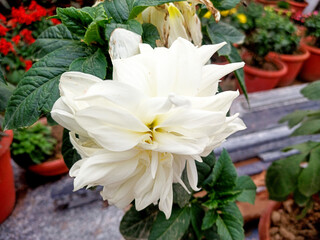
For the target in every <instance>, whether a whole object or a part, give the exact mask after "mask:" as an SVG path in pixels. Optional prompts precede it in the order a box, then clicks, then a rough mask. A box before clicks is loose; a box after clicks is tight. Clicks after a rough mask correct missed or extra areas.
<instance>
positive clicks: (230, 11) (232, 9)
mask: <svg viewBox="0 0 320 240" xmlns="http://www.w3.org/2000/svg"><path fill="white" fill-rule="evenodd" d="M236 12H237V9H236V8H231V9H230V10H229V14H230V15H232V14H234V13H236Z"/></svg>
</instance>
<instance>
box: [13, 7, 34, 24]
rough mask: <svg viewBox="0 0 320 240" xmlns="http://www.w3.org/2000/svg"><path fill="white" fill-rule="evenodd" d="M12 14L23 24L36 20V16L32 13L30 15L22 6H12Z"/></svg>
mask: <svg viewBox="0 0 320 240" xmlns="http://www.w3.org/2000/svg"><path fill="white" fill-rule="evenodd" d="M11 14H12V17H13V19H15V20H16V21H17V22H18V23H21V24H24V23H25V24H27V25H30V24H31V23H32V22H34V21H35V20H34V17H33V16H32V15H28V14H27V13H26V11H25V9H24V8H23V7H22V6H20V7H19V8H18V9H16V8H14V7H13V8H12V10H11Z"/></svg>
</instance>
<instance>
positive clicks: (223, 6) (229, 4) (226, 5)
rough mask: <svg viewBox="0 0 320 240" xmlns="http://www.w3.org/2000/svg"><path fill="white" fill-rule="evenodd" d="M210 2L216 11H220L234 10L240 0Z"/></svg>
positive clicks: (215, 0)
mask: <svg viewBox="0 0 320 240" xmlns="http://www.w3.org/2000/svg"><path fill="white" fill-rule="evenodd" d="M211 2H212V3H213V5H214V6H215V7H216V8H217V9H219V10H220V11H221V10H228V9H231V8H234V7H235V6H236V5H237V4H238V3H239V2H240V0H211Z"/></svg>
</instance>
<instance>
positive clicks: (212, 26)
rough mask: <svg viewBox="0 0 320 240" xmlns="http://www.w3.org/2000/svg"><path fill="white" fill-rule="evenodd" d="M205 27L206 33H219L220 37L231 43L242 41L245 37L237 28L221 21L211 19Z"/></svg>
mask: <svg viewBox="0 0 320 240" xmlns="http://www.w3.org/2000/svg"><path fill="white" fill-rule="evenodd" d="M207 28H208V33H210V34H213V35H216V34H219V35H220V36H221V37H223V38H224V39H225V40H227V41H228V42H231V43H239V44H240V43H243V41H244V38H245V36H244V34H243V33H242V32H240V31H239V30H238V29H236V28H235V27H233V26H232V25H229V24H227V23H224V22H221V21H220V22H218V23H216V22H214V21H211V22H210V23H209V25H208V27H207ZM217 43H220V42H217Z"/></svg>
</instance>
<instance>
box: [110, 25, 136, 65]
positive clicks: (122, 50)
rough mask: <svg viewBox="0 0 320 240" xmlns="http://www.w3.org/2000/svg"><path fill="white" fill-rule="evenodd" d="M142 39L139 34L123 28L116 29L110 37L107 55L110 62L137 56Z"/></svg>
mask: <svg viewBox="0 0 320 240" xmlns="http://www.w3.org/2000/svg"><path fill="white" fill-rule="evenodd" d="M141 42H142V38H141V36H140V35H139V34H137V33H134V32H131V31H129V30H126V29H123V28H116V29H115V30H114V31H113V32H112V33H111V36H110V40H109V54H110V57H111V60H115V59H122V58H127V57H131V56H134V55H136V54H139V44H140V43H141Z"/></svg>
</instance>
